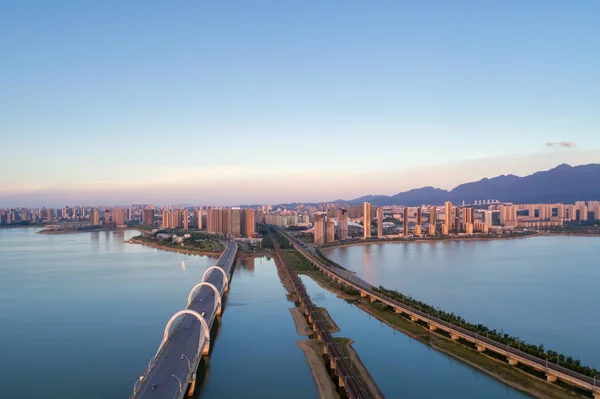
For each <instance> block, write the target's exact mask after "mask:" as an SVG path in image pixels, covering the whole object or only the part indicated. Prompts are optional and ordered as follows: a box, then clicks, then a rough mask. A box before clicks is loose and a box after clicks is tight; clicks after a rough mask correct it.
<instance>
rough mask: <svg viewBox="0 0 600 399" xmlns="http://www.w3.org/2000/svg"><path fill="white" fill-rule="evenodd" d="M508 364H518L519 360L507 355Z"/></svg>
mask: <svg viewBox="0 0 600 399" xmlns="http://www.w3.org/2000/svg"><path fill="white" fill-rule="evenodd" d="M508 364H510V365H511V366H516V365H517V364H519V361H518V360H517V359H515V358H513V357H509V358H508Z"/></svg>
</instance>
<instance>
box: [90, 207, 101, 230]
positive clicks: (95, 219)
mask: <svg viewBox="0 0 600 399" xmlns="http://www.w3.org/2000/svg"><path fill="white" fill-rule="evenodd" d="M90 224H92V225H94V226H99V225H100V212H98V209H92V210H91V211H90Z"/></svg>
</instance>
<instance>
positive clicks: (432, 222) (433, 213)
mask: <svg viewBox="0 0 600 399" xmlns="http://www.w3.org/2000/svg"><path fill="white" fill-rule="evenodd" d="M436 225H437V208H436V207H435V206H433V207H431V208H429V235H430V236H434V235H435V231H436Z"/></svg>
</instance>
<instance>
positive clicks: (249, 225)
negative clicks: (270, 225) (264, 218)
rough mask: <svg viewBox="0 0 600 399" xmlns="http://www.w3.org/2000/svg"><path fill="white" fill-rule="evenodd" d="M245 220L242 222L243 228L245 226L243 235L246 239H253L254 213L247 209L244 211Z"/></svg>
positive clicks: (252, 210)
mask: <svg viewBox="0 0 600 399" xmlns="http://www.w3.org/2000/svg"><path fill="white" fill-rule="evenodd" d="M244 213H245V215H246V216H245V220H244V226H245V230H244V235H245V236H246V237H253V236H254V234H255V230H254V228H255V227H254V226H255V222H254V214H255V211H254V209H252V208H249V209H245V212H244Z"/></svg>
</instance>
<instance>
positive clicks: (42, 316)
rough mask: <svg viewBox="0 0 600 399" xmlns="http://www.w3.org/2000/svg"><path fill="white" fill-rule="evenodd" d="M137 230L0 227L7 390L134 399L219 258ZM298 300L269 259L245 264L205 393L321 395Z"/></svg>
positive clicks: (51, 398)
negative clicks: (173, 247) (175, 318)
mask: <svg viewBox="0 0 600 399" xmlns="http://www.w3.org/2000/svg"><path fill="white" fill-rule="evenodd" d="M136 234H137V233H136V232H133V231H128V232H110V233H109V232H95V233H84V234H73V235H40V234H35V230H33V229H10V230H8V229H0V326H2V328H0V365H1V367H2V373H0V386H1V387H2V388H1V391H0V392H1V393H0V397H2V398H45V399H55V398H56V399H65V398H82V397H85V398H88V399H94V398H103V399H104V398H127V397H128V396H129V394H130V393H131V389H132V387H133V384H134V382H135V380H136V379H137V378H138V376H139V375H140V374H141V373H142V372H143V370H144V368H145V367H146V366H147V364H148V361H149V360H150V358H151V357H152V356H153V355H154V353H155V352H156V350H157V348H158V345H159V343H160V340H161V338H162V334H163V330H164V326H165V323H166V322H167V321H168V320H169V318H170V317H171V315H172V314H173V313H175V312H176V311H177V310H180V309H181V308H183V307H185V304H186V300H187V295H188V292H189V290H190V289H191V288H192V287H193V286H194V284H195V283H196V282H198V281H200V279H201V278H202V273H203V272H204V270H205V269H206V268H207V267H209V266H211V265H213V264H214V262H215V259H211V258H206V257H197V256H186V255H181V254H177V253H172V252H164V251H158V250H155V249H152V248H147V247H143V246H139V245H132V244H124V243H123V240H124V239H127V238H129V237H131V236H133V235H136ZM182 261H184V265H182ZM184 266H185V267H184ZM289 306H290V304H289V302H287V301H286V299H285V293H284V289H283V287H282V286H281V284H280V283H279V279H278V277H277V273H276V270H275V267H274V265H273V263H272V262H271V261H267V260H266V259H263V260H255V261H254V265H252V262H251V261H248V262H244V263H243V264H242V265H239V266H238V267H236V270H235V275H234V278H233V280H232V285H231V290H230V292H229V297H228V301H227V302H226V308H225V309H226V310H225V312H224V314H223V320H222V326H221V329H220V331H219V336H218V338H217V339H216V341H215V342H214V344H215V348H214V351H213V353H212V358H211V360H210V367H209V373H208V376H207V379H206V382H205V383H204V384H203V386H202V387H201V390H202V397H203V398H226V397H238V396H245V395H250V396H251V397H282V396H281V394H282V393H285V397H289V398H310V397H315V396H316V388H315V386H314V382H313V380H312V376H311V374H310V370H309V368H308V366H307V364H306V360H305V358H304V355H303V353H302V351H301V350H300V349H299V348H297V347H296V345H295V342H296V341H297V340H298V339H299V337H298V336H297V335H296V330H295V326H294V323H293V319H292V318H291V315H290V314H289V311H288V310H287V309H288V307H289Z"/></svg>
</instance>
